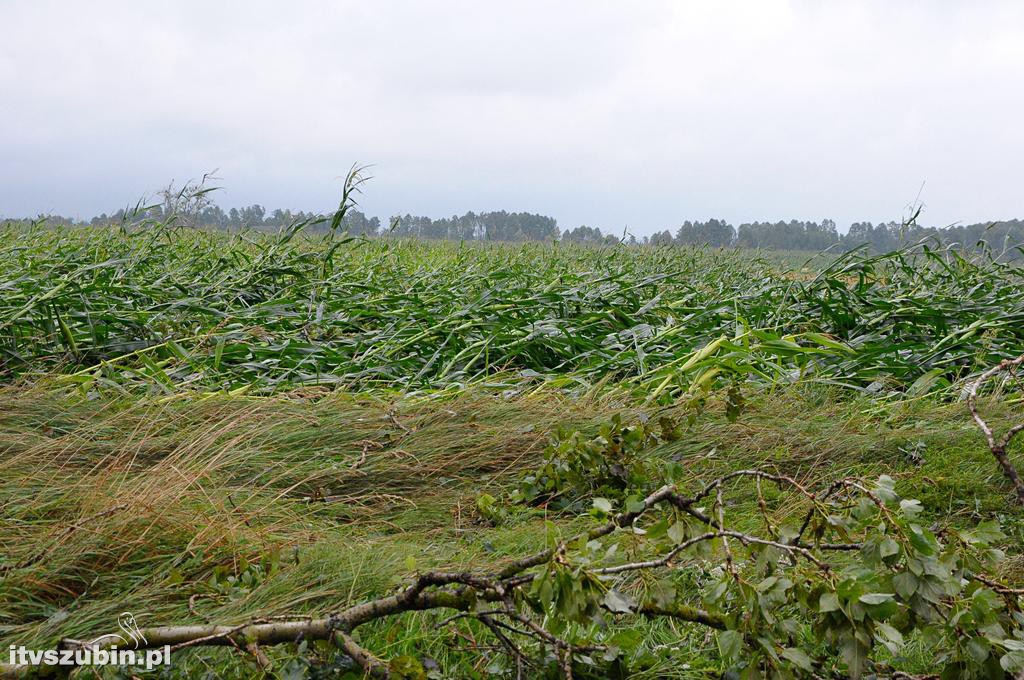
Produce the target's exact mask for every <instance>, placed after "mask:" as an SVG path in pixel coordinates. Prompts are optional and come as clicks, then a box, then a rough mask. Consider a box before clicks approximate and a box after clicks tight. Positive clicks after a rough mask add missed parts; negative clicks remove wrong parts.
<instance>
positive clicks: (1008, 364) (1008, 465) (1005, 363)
mask: <svg viewBox="0 0 1024 680" xmlns="http://www.w3.org/2000/svg"><path fill="white" fill-rule="evenodd" d="M1021 364H1024V354H1022V355H1020V356H1019V357H1017V358H1016V359H1003V360H1002V361H1000V362H999V364H997V365H996V366H993V367H992V368H990V369H988V370H987V371H985V372H984V373H982V374H981V375H980V376H978V379H977V380H975V381H974V382H973V383H971V386H970V388H969V389H968V393H967V406H968V408H970V409H971V415H972V416H973V417H974V422H975V423H977V424H978V427H979V428H980V429H981V431H982V433H983V434H984V435H985V440H986V442H987V443H988V448H989V451H991V452H992V455H993V456H995V459H996V461H997V462H998V463H999V467H1001V468H1002V470H1003V474H1004V475H1006V478H1007V479H1009V480H1010V483H1011V484H1013V488H1014V490H1015V491H1016V492H1017V501H1018V502H1019V503H1020V504H1022V505H1024V480H1021V478H1020V475H1019V474H1018V473H1017V468H1015V467H1014V466H1013V463H1012V462H1010V457H1009V456H1008V455H1007V453H1006V449H1007V447H1008V446H1009V445H1010V442H1011V441H1012V440H1013V438H1014V437H1015V436H1017V434H1019V433H1020V432H1024V423H1019V424H1017V425H1014V426H1013V427H1011V428H1010V429H1009V430H1007V431H1006V433H1005V434H1004V435H1003V436H1002V437H1001V438H996V435H995V434H994V433H993V432H992V428H991V427H990V426H989V424H988V423H987V422H985V419H984V418H982V417H981V414H979V413H978V388H980V387H981V385H982V383H984V382H985V381H986V380H989V379H990V378H992V377H993V376H995V375H997V374H999V373H1002V372H1003V371H1013V370H1014V369H1015V368H1017V367H1018V366H1020V365H1021Z"/></svg>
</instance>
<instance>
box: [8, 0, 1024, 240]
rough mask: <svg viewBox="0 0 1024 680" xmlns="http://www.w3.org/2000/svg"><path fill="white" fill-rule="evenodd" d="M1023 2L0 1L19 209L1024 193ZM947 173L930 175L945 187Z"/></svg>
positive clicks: (955, 204) (713, 212)
mask: <svg viewBox="0 0 1024 680" xmlns="http://www.w3.org/2000/svg"><path fill="white" fill-rule="evenodd" d="M1022 119H1024V3H1021V2H978V1H974V2H944V1H939V0H930V1H927V2H925V1H921V2H898V3H894V2H890V1H880V2H771V1H766V0H757V1H752V2H736V3H732V2H712V0H707V1H705V2H694V3H688V2H655V1H649V2H644V1H641V2H621V1H619V2H607V3H605V2H595V1H594V0H580V1H578V2H569V1H557V2H550V1H543V2H540V1H538V2H528V1H525V2H524V1H521V0H517V1H516V2H491V1H483V0H473V1H466V2H440V1H431V2H423V1H421V2H392V1H386V2H384V1H381V2H368V1H361V2H303V1H301V0H299V1H295V2H289V3H284V2H254V1H252V0H247V1H246V2H237V3H231V2H193V1H191V0H175V1H174V2H137V1H133V2H127V1H125V2H103V1H97V0H93V1H91V2H73V1H70V0H67V1H65V2H56V1H52V2H51V1H46V0H24V1H23V0H0V215H8V216H14V215H19V216H20V215H32V214H38V213H40V212H54V213H60V214H65V215H77V216H83V217H85V216H92V215H93V214H95V213H97V212H100V211H107V212H109V211H111V210H113V209H116V208H117V207H120V206H123V205H125V204H126V203H129V202H134V201H135V200H136V199H137V198H138V197H140V196H142V195H144V194H147V193H150V194H151V193H152V192H154V191H155V190H156V189H157V188H159V187H160V186H161V185H162V184H165V183H166V182H167V181H168V180H170V179H176V180H179V181H180V180H183V179H188V178H192V177H198V176H200V175H202V174H203V173H204V172H205V171H208V170H212V169H214V168H218V169H219V173H218V175H219V176H220V177H221V178H222V184H223V186H224V187H225V190H224V191H223V192H222V193H221V195H220V197H219V199H218V201H219V203H220V204H221V205H223V206H225V207H230V206H238V205H246V204H250V203H254V202H258V203H261V204H263V205H265V206H267V207H270V208H274V207H286V208H292V209H306V210H311V209H312V210H326V209H329V208H331V207H332V205H333V204H336V202H337V197H338V193H339V184H340V177H341V176H342V175H343V174H344V173H345V171H346V170H347V169H348V167H349V166H350V165H351V164H352V163H353V162H361V163H372V164H374V168H373V175H374V176H375V179H374V180H373V181H372V182H371V183H370V184H369V185H368V186H367V188H366V192H365V194H364V196H363V197H362V201H361V202H362V206H363V208H364V210H365V211H366V212H367V213H368V214H371V215H380V216H381V217H384V218H386V217H387V216H388V215H392V214H396V213H399V212H401V213H406V212H409V213H413V214H424V215H430V216H434V217H440V216H446V215H451V214H453V213H463V212H465V211H467V210H477V211H480V210H498V209H507V210H528V211H535V212H541V213H545V214H549V215H552V216H554V217H556V218H557V219H558V222H559V225H560V226H562V227H563V228H565V227H573V226H576V225H579V224H588V225H591V226H599V227H601V228H602V229H604V230H606V231H609V230H610V231H615V232H618V231H620V230H621V229H622V228H623V227H624V226H627V225H628V226H629V228H630V230H631V231H632V232H633V233H636V234H649V233H651V232H653V231H655V230H657V229H662V228H665V227H671V226H673V225H677V224H678V223H680V222H681V221H682V220H684V219H704V218H708V217H723V218H725V219H728V220H729V221H731V222H733V223H735V224H738V223H740V222H742V221H747V220H753V219H773V220H774V219H782V218H785V219H790V218H795V219H815V220H816V219H820V218H823V217H831V218H833V219H835V220H836V221H837V223H838V224H839V226H840V228H841V229H845V228H846V226H847V225H848V224H849V223H850V222H853V221H859V220H871V221H875V222H878V221H883V220H890V219H899V217H900V216H901V215H902V214H903V213H904V212H905V210H906V208H907V206H908V204H911V203H912V202H914V200H915V198H917V196H918V193H919V192H920V197H921V200H922V201H923V203H924V204H925V212H924V218H923V220H922V221H923V222H924V223H926V224H938V225H942V224H949V223H953V222H958V221H959V222H976V221H983V220H989V219H998V218H1008V217H1024V125H1022V124H1021V122H1020V121H1021V120H1022ZM922 186H923V189H922Z"/></svg>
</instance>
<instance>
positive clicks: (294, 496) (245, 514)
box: [0, 386, 1024, 677]
mask: <svg viewBox="0 0 1024 680" xmlns="http://www.w3.org/2000/svg"><path fill="white" fill-rule="evenodd" d="M837 397H838V398H837ZM0 404H2V407H0V480H2V482H0V508H2V512H3V515H4V517H5V518H6V520H7V522H6V525H7V527H8V528H7V530H6V531H5V532H4V533H3V535H2V537H0V554H2V555H3V556H4V561H3V562H2V563H0V564H2V565H3V566H0V569H3V570H4V573H3V575H2V578H0V638H3V640H4V641H6V642H7V643H8V644H22V643H24V644H30V645H40V646H41V645H46V644H52V643H53V642H54V640H55V638H57V637H58V636H61V635H63V636H72V637H74V636H79V635H81V636H84V635H87V634H89V633H91V632H93V631H95V630H98V629H102V628H104V627H107V626H108V625H109V622H110V621H112V620H113V617H114V616H115V615H116V614H117V613H118V612H119V611H122V610H124V609H126V608H127V609H130V610H132V611H133V612H144V613H145V615H144V617H143V618H144V619H145V620H146V621H147V622H154V623H155V622H158V621H159V622H168V621H174V622H179V623H184V622H196V623H200V622H203V621H204V620H207V619H209V620H216V621H236V620H245V619H247V618H251V617H253V616H255V615H274V614H283V613H286V612H287V613H294V612H302V611H308V612H311V613H314V612H325V611H331V610H332V609H336V608H338V607H339V606H340V605H343V604H345V603H352V602H355V601H357V600H359V599H362V598H365V597H368V596H371V595H375V594H380V593H382V592H384V591H385V590H386V589H388V588H390V587H393V586H394V585H396V584H397V583H399V582H400V581H401V580H402V579H404V578H408V577H409V576H410V574H411V569H410V563H409V562H408V561H407V560H408V559H409V558H412V560H414V561H415V564H416V566H417V567H418V568H424V567H428V566H465V567H482V566H484V565H492V564H495V563H498V562H501V561H502V560H504V559H507V558H509V557H510V556H513V555H517V554H522V553H523V552H525V551H528V550H530V549H536V548H537V547H538V546H540V545H542V544H543V541H544V535H545V529H544V520H545V517H544V516H543V513H542V512H541V511H537V512H536V513H534V514H530V513H523V514H521V515H516V516H514V517H513V518H512V519H511V520H510V522H509V523H508V524H507V525H504V526H501V527H497V528H495V527H490V526H487V525H486V524H485V523H482V522H480V521H479V518H477V517H476V516H475V513H474V511H473V507H474V501H475V498H476V496H477V494H478V493H480V492H481V491H484V490H487V491H489V492H490V493H492V494H495V495H499V494H501V493H503V492H506V491H508V490H509V489H510V488H511V486H512V485H514V483H515V481H516V479H517V478H518V476H519V475H520V474H521V470H522V469H523V468H524V467H527V466H529V465H530V464H532V463H533V462H535V461H536V459H537V458H538V456H539V452H540V449H541V448H542V446H543V445H544V443H545V441H546V438H547V432H548V431H550V430H552V429H554V428H555V427H556V426H557V425H559V424H565V423H574V424H576V425H579V426H581V427H583V428H585V429H586V428H590V427H594V426H595V424H596V422H597V421H600V420H602V419H604V418H607V417H608V416H610V415H611V414H612V413H625V414H627V415H628V414H631V413H635V412H636V408H637V404H635V403H629V402H622V401H614V400H601V399H594V400H591V401H588V402H578V401H575V400H572V399H569V398H567V397H565V396H564V395H563V394H562V393H560V392H559V391H557V390H543V391H539V392H535V393H533V394H532V395H516V396H510V397H502V396H500V395H494V394H493V393H487V392H480V391H474V390H467V391H464V392H462V393H459V394H457V395H454V396H451V395H448V396H445V397H444V398H418V399H399V400H397V401H385V400H379V399H372V398H367V397H354V396H350V395H346V394H334V395H329V396H325V397H320V398H316V399H308V398H302V397H297V396H295V395H289V394H283V395H280V396H278V397H275V398H248V399H243V398H227V397H217V398H212V399H207V400H204V401H200V402H194V401H184V400H174V401H164V402H162V403H161V402H159V401H158V400H153V399H150V400H139V399H137V398H124V397H120V398H111V399H100V400H86V399H81V398H78V397H67V396H63V397H62V396H56V395H54V394H53V393H52V392H49V391H39V390H36V391H33V390H24V389H20V388H7V389H6V390H5V392H4V393H3V394H2V399H0ZM992 409H994V412H995V413H997V418H998V420H1005V418H1007V417H1010V416H1012V409H1010V408H1008V407H1005V406H998V405H993V406H992V407H990V409H989V410H990V411H991V410H992ZM794 413H800V414H801V417H800V418H799V419H798V420H794V419H793V418H792V415H793V414H794ZM364 451H365V454H364ZM657 455H659V456H662V457H664V458H665V459H666V460H668V459H674V460H681V461H683V462H685V463H686V467H687V469H688V470H690V471H691V473H692V484H694V485H696V484H697V483H698V480H701V479H704V480H707V479H709V478H711V477H714V476H716V475H718V474H721V473H722V472H725V471H729V470H733V469H739V468H747V467H763V468H774V469H777V470H780V471H784V472H786V473H788V474H792V475H794V476H796V477H797V478H798V479H801V480H803V481H808V482H810V481H813V480H825V479H832V478H835V477H837V476H842V475H854V474H856V475H876V474H879V473H888V474H891V475H893V476H894V477H896V478H897V479H898V480H899V485H900V488H901V490H902V491H903V492H904V494H905V495H908V496H917V497H919V498H922V499H923V500H924V501H925V502H926V505H927V506H928V508H929V510H930V512H931V516H932V518H933V519H934V520H935V521H939V522H952V523H954V524H956V525H962V526H970V525H973V524H975V523H977V522H978V521H980V520H982V519H986V518H990V517H993V516H998V517H1000V518H1002V520H1003V524H1004V528H1005V530H1006V531H1007V533H1008V535H1009V536H1010V543H1011V545H1012V544H1013V543H1014V542H1016V544H1017V545H1019V544H1020V543H1021V542H1022V541H1024V512H1019V511H1016V510H1015V509H1014V506H1013V505H1012V504H1011V503H1010V496H1009V488H1008V485H1007V484H1006V483H1005V482H1004V481H1003V480H1002V478H1001V477H1000V476H999V474H998V472H997V470H996V468H995V466H994V465H993V463H992V461H991V456H990V454H989V453H988V451H987V450H986V449H985V447H984V444H983V441H982V438H981V436H980V434H979V433H978V432H977V430H976V429H974V427H973V426H972V425H971V423H970V421H969V418H968V416H967V414H966V411H965V409H964V408H963V406H962V405H956V404H954V405H943V404H938V403H936V402H934V401H933V400H917V401H914V402H904V403H903V404H901V405H900V406H899V407H898V408H896V407H892V408H887V409H886V410H885V411H884V412H881V413H880V412H879V411H878V408H877V404H876V403H875V402H874V401H870V400H868V399H866V398H860V399H854V400H851V399H849V398H848V397H845V396H843V395H842V394H841V393H838V394H837V392H836V391H835V390H828V389H823V388H820V387H818V388H813V387H807V386H796V387H791V388H787V389H786V390H785V391H784V392H783V393H778V394H775V395H773V396H771V397H757V398H755V399H754V401H753V402H752V403H751V404H750V405H749V406H748V409H747V411H746V412H745V413H744V414H742V415H741V417H740V418H739V420H738V421H737V422H735V423H733V424H728V423H727V422H726V421H725V418H724V408H723V406H722V404H720V403H717V402H716V403H714V404H712V406H711V408H710V410H709V411H708V413H707V414H706V415H705V416H704V417H703V418H702V419H701V420H700V421H699V422H698V423H697V424H696V426H695V427H694V428H692V429H691V430H690V431H689V432H688V434H687V436H685V437H684V438H683V439H681V440H679V441H677V442H673V443H671V444H668V445H665V446H664V447H663V448H662V449H660V450H659V451H658V452H657ZM324 497H327V498H328V500H326V501H325V500H322V499H323V498H324ZM731 503H732V504H733V505H734V506H735V507H734V512H735V513H736V515H737V516H739V517H741V518H742V517H748V518H749V519H748V520H742V519H741V523H742V522H743V521H747V522H750V523H755V522H756V521H757V520H756V516H757V515H756V503H755V502H754V500H753V499H750V498H743V497H737V498H734V499H731ZM111 508H117V510H114V511H112V512H105V511H109V510H110V509H111ZM775 512H776V513H778V515H779V516H780V517H782V516H785V515H789V514H791V513H792V512H793V508H791V507H779V508H776V509H775ZM550 519H555V520H556V525H557V526H560V527H561V528H562V530H564V531H568V530H569V529H570V528H571V525H572V522H573V521H574V520H572V519H569V518H558V517H553V518H550ZM1019 564H1020V563H1019V562H1014V561H1013V560H1009V561H1008V562H1007V565H1008V566H1007V568H1008V570H1010V571H1011V572H1013V570H1014V569H1018V570H1019V568H1020V567H1019ZM1015 565H1017V566H1015ZM246 574H248V576H246ZM228 576H233V577H237V578H239V579H242V582H240V583H231V582H230V580H229V579H228ZM1008 576H1009V577H1010V578H1020V577H1021V576H1022V574H1020V573H1009V574H1008ZM245 579H249V581H248V582H245ZM443 617H444V615H443V614H441V613H416V614H408V615H404V616H402V617H399V618H398V619H396V620H394V621H389V622H386V623H380V624H376V625H374V626H371V627H368V628H367V629H366V630H365V631H363V632H362V634H363V635H364V637H365V638H366V639H368V640H370V641H372V644H373V645H374V648H375V649H377V650H378V651H380V653H382V654H384V655H386V656H394V655H399V654H401V653H415V654H417V655H427V656H431V657H433V658H436V659H438V660H440V661H441V662H442V665H443V666H444V667H445V668H447V669H449V671H450V672H453V671H451V669H459V668H461V669H462V671H455V675H456V676H457V675H459V674H460V673H463V672H465V673H469V672H470V671H469V669H470V668H471V667H473V666H474V665H479V664H484V665H486V660H485V659H484V657H481V655H480V653H479V650H477V651H476V652H468V651H464V652H459V651H457V649H455V648H453V647H452V646H451V644H450V643H451V642H452V633H451V632H450V629H451V626H448V627H445V628H443V629H438V625H437V624H438V623H439V622H440V621H441V620H442V619H443ZM667 625H668V624H664V623H658V624H643V626H644V630H646V631H647V634H648V635H649V636H650V641H649V644H651V645H677V646H680V647H681V648H680V649H679V650H678V655H677V657H676V659H677V660H678V662H679V663H680V664H683V663H686V664H689V665H690V668H689V670H686V669H683V668H682V666H678V667H677V668H676V669H675V670H674V671H673V672H671V673H670V672H669V670H668V669H667V668H663V669H661V670H659V671H657V672H656V673H654V675H652V676H651V677H654V676H657V677H696V676H698V675H700V674H702V673H707V672H711V671H712V670H713V669H715V668H716V665H715V663H716V662H715V652H714V651H713V649H712V647H713V642H711V643H710V645H711V646H709V642H708V641H707V640H705V639H704V637H703V633H699V634H697V633H693V632H686V631H685V630H682V629H677V630H675V631H674V630H672V629H670V628H668V627H667ZM680 636H681V637H680ZM466 646H468V645H466ZM456 647H457V645H456ZM270 653H271V656H272V657H273V658H274V659H275V662H276V663H277V664H278V668H284V667H285V665H286V664H287V663H288V658H289V656H290V655H292V656H293V655H294V654H295V652H294V650H289V649H286V648H280V649H276V650H270ZM922 653H924V652H922ZM182 658H183V659H184V661H179V663H185V664H186V665H185V668H186V669H191V670H190V671H187V672H199V669H202V668H204V667H207V666H208V667H209V668H212V669H216V672H217V673H218V674H220V673H228V674H232V673H234V674H238V676H239V677H244V676H245V675H246V674H247V673H251V672H253V670H254V667H251V666H247V665H246V664H247V663H249V662H247V661H245V660H243V659H241V658H239V657H237V656H236V657H234V658H232V655H231V653H230V652H227V651H208V650H207V651H202V652H191V653H189V654H187V655H183V657H182ZM229 659H230V661H229ZM922 663H924V661H923V660H922ZM701 677H704V676H701Z"/></svg>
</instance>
